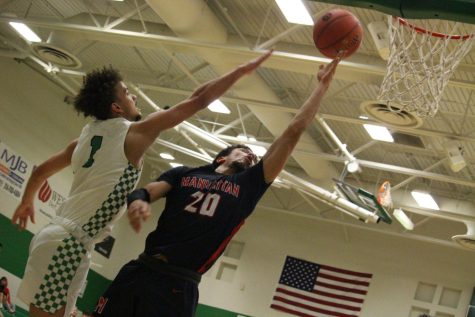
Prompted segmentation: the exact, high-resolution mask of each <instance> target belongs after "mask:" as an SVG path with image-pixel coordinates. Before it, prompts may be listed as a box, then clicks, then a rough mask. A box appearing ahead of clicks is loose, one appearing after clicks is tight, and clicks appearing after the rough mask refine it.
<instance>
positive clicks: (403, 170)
mask: <svg viewBox="0 0 475 317" xmlns="http://www.w3.org/2000/svg"><path fill="white" fill-rule="evenodd" d="M217 137H219V138H220V139H222V140H226V141H230V142H234V143H239V142H242V140H239V139H238V138H237V137H234V136H228V135H217ZM246 143H249V144H255V145H260V146H264V147H266V148H269V147H270V143H267V142H259V141H247V142H246ZM294 152H297V153H299V154H302V155H308V156H311V157H313V158H316V159H323V160H328V161H333V162H340V163H343V164H344V163H345V161H346V160H347V159H346V157H342V156H337V155H333V154H327V153H315V152H309V151H305V150H299V149H295V150H294ZM358 163H359V164H360V165H361V166H362V167H368V168H372V169H376V170H382V171H387V172H393V173H396V174H404V175H410V176H416V177H422V178H427V179H431V180H435V181H441V182H445V183H452V184H458V185H464V186H469V187H475V182H474V181H472V180H467V179H462V178H456V177H451V176H447V175H442V174H436V173H431V172H426V171H420V170H416V169H413V168H407V167H403V166H397V165H391V164H385V163H379V162H373V161H367V160H361V159H358Z"/></svg>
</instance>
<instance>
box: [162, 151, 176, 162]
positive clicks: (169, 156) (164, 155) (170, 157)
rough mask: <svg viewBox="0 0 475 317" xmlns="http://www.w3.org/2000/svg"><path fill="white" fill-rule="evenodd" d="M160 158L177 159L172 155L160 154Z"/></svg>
mask: <svg viewBox="0 0 475 317" xmlns="http://www.w3.org/2000/svg"><path fill="white" fill-rule="evenodd" d="M160 157H161V158H162V159H165V160H171V161H172V160H174V159H175V158H174V157H173V155H171V154H170V153H160Z"/></svg>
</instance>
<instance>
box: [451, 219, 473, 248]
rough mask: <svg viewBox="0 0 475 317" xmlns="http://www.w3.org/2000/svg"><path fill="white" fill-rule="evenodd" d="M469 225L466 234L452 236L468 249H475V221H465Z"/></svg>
mask: <svg viewBox="0 0 475 317" xmlns="http://www.w3.org/2000/svg"><path fill="white" fill-rule="evenodd" d="M464 223H465V225H466V226H467V233H466V234H459V235H455V236H453V237H452V240H454V241H455V242H457V243H458V244H459V245H461V246H462V247H464V248H466V249H470V250H474V251H475V222H469V221H464Z"/></svg>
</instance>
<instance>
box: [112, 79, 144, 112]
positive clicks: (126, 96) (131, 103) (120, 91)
mask: <svg viewBox="0 0 475 317" xmlns="http://www.w3.org/2000/svg"><path fill="white" fill-rule="evenodd" d="M136 103H137V96H136V95H134V94H132V93H130V91H129V88H127V86H126V85H125V84H124V82H122V81H121V82H120V83H119V84H118V87H117V100H116V104H117V105H118V106H119V107H120V109H121V110H122V113H121V116H122V117H124V118H125V119H127V120H129V121H139V120H140V119H141V118H142V114H141V113H140V110H139V109H138V108H137V104H136Z"/></svg>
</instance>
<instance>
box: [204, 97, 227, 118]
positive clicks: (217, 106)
mask: <svg viewBox="0 0 475 317" xmlns="http://www.w3.org/2000/svg"><path fill="white" fill-rule="evenodd" d="M208 109H209V110H210V111H213V112H216V113H224V114H230V113H231V110H229V108H228V107H226V105H225V104H224V103H222V102H221V100H219V99H216V100H215V101H213V102H212V103H210V105H209V106H208Z"/></svg>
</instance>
